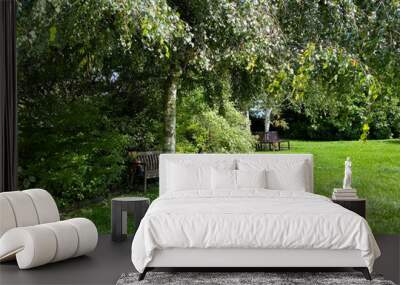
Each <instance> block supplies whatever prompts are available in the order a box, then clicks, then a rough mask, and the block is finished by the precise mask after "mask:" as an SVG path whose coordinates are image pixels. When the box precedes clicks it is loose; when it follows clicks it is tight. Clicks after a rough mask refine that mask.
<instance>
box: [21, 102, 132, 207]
mask: <svg viewBox="0 0 400 285" xmlns="http://www.w3.org/2000/svg"><path fill="white" fill-rule="evenodd" d="M44 99H45V100H46V101H47V102H46V103H45V102H43V101H39V102H42V103H39V102H37V103H38V105H36V106H29V108H30V111H31V112H34V113H35V119H36V120H35V121H34V122H33V123H32V122H27V121H31V120H32V117H31V116H30V115H31V114H30V113H29V111H28V110H26V111H25V112H21V115H20V126H21V127H20V141H19V148H20V160H21V161H23V162H24V163H21V164H20V181H21V184H22V186H23V188H29V187H44V188H46V189H47V190H49V191H50V192H51V193H52V194H53V195H54V196H56V197H58V198H59V199H58V202H59V204H60V205H61V206H65V204H67V203H70V202H72V201H74V202H77V201H81V200H84V199H93V198H96V197H99V196H102V195H105V194H106V193H107V192H108V190H109V187H110V186H111V185H113V184H114V183H117V182H119V181H120V179H121V175H122V174H123V171H124V170H125V163H124V162H125V153H126V146H127V145H128V143H129V137H128V136H126V135H123V134H120V133H118V132H116V131H115V129H114V128H113V126H112V124H110V121H109V119H108V118H107V117H105V116H104V115H102V112H101V107H100V106H97V105H95V104H93V103H92V102H91V101H90V100H86V99H82V98H76V99H74V100H73V101H67V102H59V101H57V100H54V98H44ZM49 100H51V102H48V101H49ZM100 101H101V100H100ZM46 104H51V109H52V114H51V116H48V115H47V114H46V113H45V112H43V111H41V110H40V109H41V108H43V106H46ZM25 107H28V106H25ZM20 108H22V106H20ZM33 109H34V110H33ZM42 185H43V186H42Z"/></svg>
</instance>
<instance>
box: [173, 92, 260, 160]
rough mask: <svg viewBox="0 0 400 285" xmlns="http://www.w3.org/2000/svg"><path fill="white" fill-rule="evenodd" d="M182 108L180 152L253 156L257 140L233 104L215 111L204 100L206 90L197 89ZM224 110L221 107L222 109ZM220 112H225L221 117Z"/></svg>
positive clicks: (186, 99) (227, 103)
mask: <svg viewBox="0 0 400 285" xmlns="http://www.w3.org/2000/svg"><path fill="white" fill-rule="evenodd" d="M189 95H190V96H185V97H184V98H183V99H182V100H181V102H180V104H179V105H178V117H177V151H178V152H219V153H229V152H250V151H253V150H254V143H255V139H254V137H253V136H252V135H251V132H250V128H249V124H250V123H249V121H248V119H247V118H246V117H245V116H244V115H242V114H241V113H240V112H238V111H237V110H236V109H235V107H234V106H233V104H232V103H231V102H229V101H225V102H223V106H222V108H218V109H219V110H218V111H217V110H215V109H214V108H212V107H209V106H208V105H207V104H206V103H204V100H203V96H204V95H203V90H202V89H200V88H199V89H196V90H195V91H193V92H191V93H190V94H189ZM220 107H221V106H220ZM220 109H223V113H224V114H221V112H220Z"/></svg>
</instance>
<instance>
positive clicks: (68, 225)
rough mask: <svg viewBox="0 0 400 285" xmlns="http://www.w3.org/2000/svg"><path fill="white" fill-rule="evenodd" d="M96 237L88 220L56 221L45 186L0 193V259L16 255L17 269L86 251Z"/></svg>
mask: <svg viewBox="0 0 400 285" xmlns="http://www.w3.org/2000/svg"><path fill="white" fill-rule="evenodd" d="M97 240H98V234H97V229H96V226H95V225H94V224H93V222H91V221H90V220H88V219H84V218H75V219H70V220H65V221H60V215H59V212H58V209H57V205H56V203H55V201H54V199H53V197H52V196H51V195H50V194H49V193H48V192H47V191H46V190H43V189H29V190H25V191H13V192H3V193H0V262H1V261H8V260H12V259H16V260H17V263H18V266H19V268H20V269H28V268H32V267H37V266H40V265H44V264H47V263H51V262H57V261H60V260H64V259H68V258H71V257H76V256H80V255H84V254H86V253H89V252H90V251H93V250H94V249H95V248H96V245H97Z"/></svg>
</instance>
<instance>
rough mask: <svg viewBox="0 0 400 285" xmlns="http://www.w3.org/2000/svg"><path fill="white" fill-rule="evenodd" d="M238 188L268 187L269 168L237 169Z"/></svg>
mask: <svg viewBox="0 0 400 285" xmlns="http://www.w3.org/2000/svg"><path fill="white" fill-rule="evenodd" d="M236 179H237V187H238V189H243V188H256V189H260V188H261V189H263V188H267V186H268V184H267V170H265V169H262V170H236Z"/></svg>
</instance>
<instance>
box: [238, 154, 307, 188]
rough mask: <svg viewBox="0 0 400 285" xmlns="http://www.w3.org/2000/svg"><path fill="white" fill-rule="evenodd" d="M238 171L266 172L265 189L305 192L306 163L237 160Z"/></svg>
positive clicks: (282, 160)
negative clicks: (261, 170)
mask: <svg viewBox="0 0 400 285" xmlns="http://www.w3.org/2000/svg"><path fill="white" fill-rule="evenodd" d="M237 165H238V169H239V170H248V171H251V170H253V171H255V170H259V169H266V170H267V172H266V173H267V187H266V188H268V189H273V190H289V191H306V189H307V187H308V183H309V181H308V179H307V175H306V166H307V165H306V163H305V162H304V161H292V160H284V159H281V160H279V161H278V160H273V161H271V160H263V159H239V160H238V161H237Z"/></svg>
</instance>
